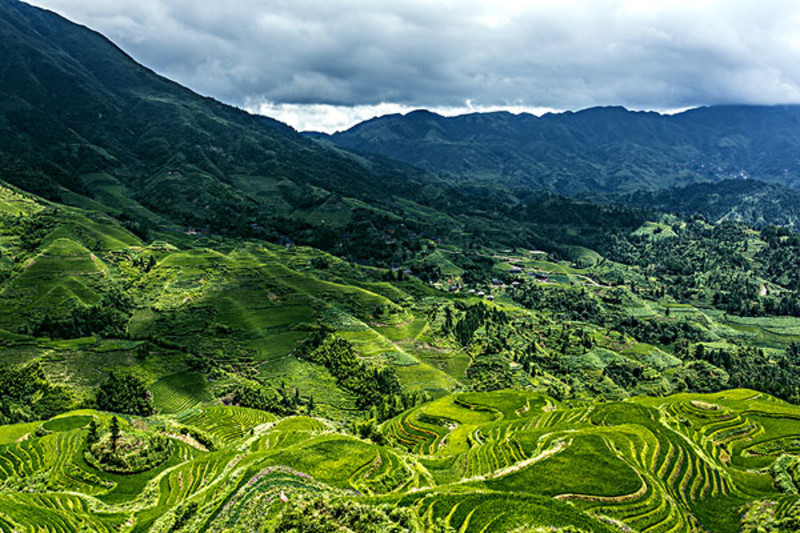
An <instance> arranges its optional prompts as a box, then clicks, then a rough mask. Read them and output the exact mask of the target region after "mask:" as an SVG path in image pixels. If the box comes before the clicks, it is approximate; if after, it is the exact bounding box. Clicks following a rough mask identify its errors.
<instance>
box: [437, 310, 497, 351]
mask: <svg viewBox="0 0 800 533" xmlns="http://www.w3.org/2000/svg"><path fill="white" fill-rule="evenodd" d="M455 309H456V311H461V312H463V315H462V316H461V318H457V315H456V312H454V310H453V308H451V307H449V306H447V307H445V308H444V322H443V324H442V328H441V329H442V333H443V334H444V335H450V334H452V335H453V336H454V337H455V339H456V340H457V341H458V342H459V343H460V344H461V345H462V346H469V345H470V344H472V341H473V338H474V337H475V332H476V331H478V329H480V328H482V327H485V326H486V325H488V324H494V325H502V324H506V323H507V322H508V320H509V319H508V316H507V315H506V313H504V312H503V311H501V310H500V309H498V308H496V307H494V306H492V307H490V306H488V305H486V304H485V303H483V302H480V303H477V304H475V305H466V304H464V303H462V302H456V306H455Z"/></svg>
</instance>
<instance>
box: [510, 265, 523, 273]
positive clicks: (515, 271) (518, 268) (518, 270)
mask: <svg viewBox="0 0 800 533" xmlns="http://www.w3.org/2000/svg"><path fill="white" fill-rule="evenodd" d="M510 272H511V273H512V274H522V269H521V268H520V267H513V268H512V269H511V270H510Z"/></svg>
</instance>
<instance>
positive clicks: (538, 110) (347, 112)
mask: <svg viewBox="0 0 800 533" xmlns="http://www.w3.org/2000/svg"><path fill="white" fill-rule="evenodd" d="M246 108H247V110H248V111H250V112H251V113H257V114H261V115H266V116H269V117H273V118H275V119H278V120H280V121H281V122H285V123H286V124H289V125H290V126H292V127H293V128H295V129H296V130H299V131H321V132H325V133H334V132H337V131H342V130H346V129H348V128H350V127H352V126H355V125H356V124H358V123H359V122H363V121H364V120H368V119H370V118H372V117H377V116H382V115H389V114H397V113H399V114H406V113H409V112H411V111H413V110H415V109H417V108H416V107H412V106H407V105H401V104H392V103H381V104H375V105H357V106H343V105H330V104H276V103H274V102H261V103H258V104H256V103H250V104H249V105H247V106H246ZM429 111H433V112H434V113H438V114H440V115H444V116H456V115H463V114H465V113H478V112H482V113H483V112H489V111H508V112H511V113H531V114H533V115H537V116H541V115H543V114H545V113H554V112H557V111H558V110H556V109H552V108H543V107H527V106H515V105H511V106H507V105H506V106H473V105H470V102H466V105H464V106H460V107H431V108H429Z"/></svg>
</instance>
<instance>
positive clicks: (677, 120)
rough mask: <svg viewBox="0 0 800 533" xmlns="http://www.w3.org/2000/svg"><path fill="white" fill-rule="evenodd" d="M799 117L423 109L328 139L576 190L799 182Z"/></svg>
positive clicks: (437, 167)
mask: <svg viewBox="0 0 800 533" xmlns="http://www.w3.org/2000/svg"><path fill="white" fill-rule="evenodd" d="M799 120H800V107H799V106H766V107H765V106H712V107H703V108H697V109H691V110H689V111H685V112H682V113H678V114H674V115H662V114H659V113H656V112H641V111H629V110H626V109H624V108H622V107H598V108H591V109H585V110H583V111H578V112H570V111H568V112H564V113H548V114H545V115H543V116H541V117H537V116H534V115H531V114H526V113H522V114H516V115H515V114H511V113H508V112H495V113H474V114H469V115H461V116H454V117H444V116H441V115H438V114H436V113H432V112H430V111H425V110H419V111H414V112H411V113H408V114H406V115H399V114H395V115H387V116H383V117H378V118H375V119H372V120H368V121H365V122H362V123H360V124H357V125H356V126H354V127H352V128H350V129H348V130H346V131H342V132H338V133H335V134H333V135H331V136H329V137H328V138H329V139H330V140H331V141H333V142H334V143H336V144H337V145H338V146H341V147H343V148H347V149H350V150H356V151H359V152H370V153H378V154H381V155H384V156H387V157H391V158H393V159H397V160H400V161H403V162H406V163H409V164H411V165H415V166H418V167H420V168H423V169H426V170H429V171H431V172H434V173H437V174H441V175H446V176H453V177H457V178H459V179H461V180H469V181H477V182H487V181H488V182H492V183H501V184H503V185H506V186H509V187H532V188H536V189H543V190H549V191H553V192H556V193H559V194H566V195H574V194H578V193H588V192H617V193H618V192H633V191H638V190H655V189H662V188H668V187H673V186H678V185H689V184H692V183H697V182H715V181H720V180H725V179H733V178H752V179H757V180H761V181H766V182H772V183H779V184H783V185H787V186H792V187H794V186H798V185H800V122H799ZM314 135H315V136H317V137H318V136H319V135H318V134H314Z"/></svg>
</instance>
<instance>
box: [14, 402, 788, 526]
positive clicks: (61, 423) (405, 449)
mask: <svg viewBox="0 0 800 533" xmlns="http://www.w3.org/2000/svg"><path fill="white" fill-rule="evenodd" d="M91 417H95V418H96V419H97V420H100V421H101V422H102V421H104V420H107V419H108V415H106V414H103V413H95V412H93V411H81V412H76V413H72V414H67V415H65V416H62V417H59V418H57V419H53V420H51V421H49V422H45V423H43V424H41V427H42V429H40V430H37V428H38V427H39V424H33V425H24V426H19V427H13V426H8V427H5V428H2V431H0V437H2V440H0V442H2V444H0V483H2V486H3V487H4V489H3V490H1V491H0V531H3V532H9V533H11V532H16V531H25V532H31V533H33V532H39V531H48V532H73V531H74V532H78V531H108V532H112V531H135V532H144V531H164V532H166V531H170V528H171V527H172V524H173V523H174V520H175V516H176V514H177V513H180V512H183V511H184V510H185V509H186V508H187V506H188V505H189V504H190V503H191V504H192V506H194V507H192V508H191V509H192V512H193V514H192V515H191V517H190V519H189V521H188V523H187V527H188V528H189V529H188V530H192V531H213V532H217V533H222V532H223V531H237V530H248V528H250V527H255V526H253V524H257V523H258V521H259V520H261V519H262V518H263V516H269V515H270V514H271V513H272V514H274V513H277V512H279V511H280V509H281V502H282V501H283V499H284V498H285V499H293V498H304V497H318V496H320V495H327V496H328V497H333V498H356V499H360V500H363V501H367V502H372V503H380V504H387V505H390V506H401V507H407V508H410V509H412V510H413V511H414V512H415V513H416V515H417V516H418V517H419V520H420V521H421V523H422V524H423V525H424V524H427V525H428V526H430V527H433V524H435V523H442V522H444V523H446V524H448V525H450V526H451V527H452V528H454V530H455V531H459V532H476V533H479V532H489V531H495V532H501V531H510V530H513V529H514V528H517V527H521V526H539V525H541V526H545V525H547V526H566V525H573V526H576V527H579V528H583V529H584V530H586V531H600V532H615V531H620V530H622V531H635V532H648V533H679V532H685V531H695V530H698V531H699V530H700V529H701V528H702V529H705V530H706V531H709V532H720V533H728V532H730V533H734V532H735V531H737V530H738V520H739V516H740V512H741V506H742V504H743V503H744V502H747V501H752V500H761V499H770V498H771V499H773V500H774V501H775V502H777V503H776V504H775V512H776V513H787V512H789V509H791V507H792V505H794V504H796V502H797V501H798V497H797V496H796V495H790V494H787V495H780V494H778V493H777V491H776V490H775V489H774V488H773V486H772V480H771V477H770V474H769V468H768V467H769V465H771V464H772V462H773V461H774V460H775V459H776V458H777V457H778V456H779V455H780V454H782V453H784V451H785V450H787V449H790V448H787V447H790V446H792V444H791V443H793V442H798V443H800V425H798V420H800V410H798V409H797V408H795V407H792V406H789V405H787V404H783V403H782V402H777V401H775V400H774V399H772V398H769V397H766V396H762V395H757V394H756V393H754V392H752V391H727V392H725V393H718V394H713V395H696V394H691V395H690V394H684V395H677V396H673V397H669V398H663V399H656V398H637V399H633V400H631V401H626V402H610V403H595V404H587V403H577V402H575V403H559V402H557V401H555V400H553V399H552V398H548V397H546V396H542V395H539V394H533V393H527V392H520V391H501V392H495V393H461V394H455V395H451V396H447V397H444V398H440V399H438V400H435V401H432V402H430V403H427V404H423V405H421V406H418V407H416V408H414V409H411V410H408V411H406V412H404V413H402V414H401V415H399V416H397V417H395V418H393V419H391V420H388V421H386V422H385V423H384V424H383V425H382V426H381V431H382V432H383V434H384V435H385V437H386V438H387V439H388V440H389V443H388V444H387V445H384V446H379V445H376V444H374V443H371V442H368V441H364V440H361V439H358V438H355V437H353V436H349V435H346V434H344V433H343V432H342V428H341V426H338V425H337V424H335V423H332V422H329V421H326V420H322V419H316V418H310V417H291V418H286V419H282V420H279V419H277V418H276V417H275V416H273V415H270V414H267V413H264V412H261V411H256V410H252V409H243V408H238V407H227V406H221V405H216V406H213V405H204V406H200V407H192V408H189V409H186V410H183V411H181V412H179V413H177V414H175V415H161V417H162V419H170V420H173V421H174V422H176V423H178V424H182V425H184V426H188V427H192V428H196V429H198V430H201V431H203V432H204V433H205V434H207V435H210V436H211V437H212V438H213V439H214V440H215V441H216V443H217V446H216V447H215V449H214V450H213V451H207V450H205V449H204V448H202V447H198V446H197V444H196V443H192V442H191V441H186V442H184V441H181V440H177V439H178V436H176V435H173V436H172V437H171V438H173V439H175V446H173V447H172V449H173V452H172V456H171V457H170V458H169V459H168V460H167V461H166V462H165V463H163V464H161V465H160V466H158V467H156V468H154V469H153V470H152V471H148V472H144V473H141V474H136V475H134V476H121V475H116V474H109V473H106V472H100V471H97V470H95V469H94V468H93V467H91V466H89V465H88V464H87V463H86V462H85V461H83V459H82V453H83V449H84V442H85V437H86V429H85V426H86V424H87V421H88V420H89V419H90V418H91ZM127 423H129V424H133V425H141V424H146V423H147V421H137V420H135V419H131V420H128V421H127ZM160 424H162V423H158V424H156V425H155V426H153V427H154V428H157V427H162V426H161V425H160ZM37 435H39V436H37ZM798 445H800V444H798Z"/></svg>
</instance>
